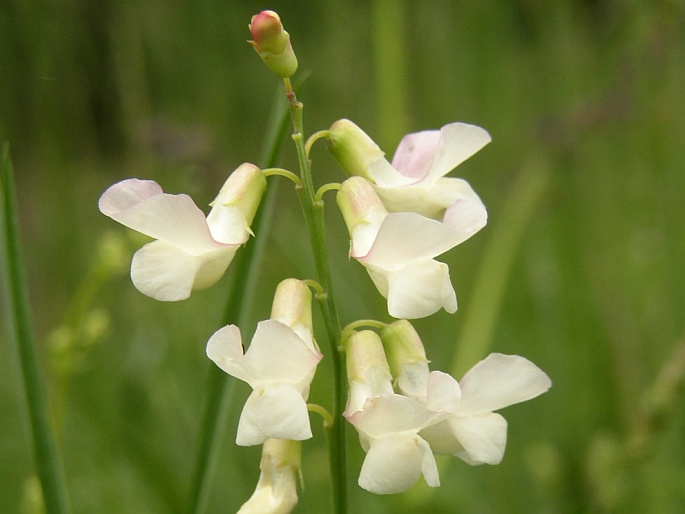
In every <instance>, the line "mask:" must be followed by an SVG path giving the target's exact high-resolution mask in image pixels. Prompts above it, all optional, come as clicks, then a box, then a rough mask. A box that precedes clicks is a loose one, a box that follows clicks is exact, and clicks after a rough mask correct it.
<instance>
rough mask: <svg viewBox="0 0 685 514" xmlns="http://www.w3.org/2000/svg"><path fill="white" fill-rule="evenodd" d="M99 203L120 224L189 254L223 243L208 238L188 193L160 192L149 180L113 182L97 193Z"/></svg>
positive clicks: (213, 248) (200, 215)
mask: <svg viewBox="0 0 685 514" xmlns="http://www.w3.org/2000/svg"><path fill="white" fill-rule="evenodd" d="M99 207H100V211H102V213H103V214H106V215H107V216H109V217H110V218H112V219H113V220H115V221H118V222H119V223H121V224H122V225H125V226H127V227H129V228H132V229H133V230H137V231H138V232H141V233H143V234H145V235H148V236H150V237H153V238H155V239H159V240H161V241H165V242H167V243H170V244H172V245H174V246H177V247H179V248H181V249H183V250H184V251H185V252H187V253H190V254H193V255H198V254H201V253H204V252H207V251H210V250H215V249H217V248H221V247H222V246H223V245H221V244H220V243H217V242H216V241H214V239H212V236H211V234H210V232H209V227H208V226H207V221H206V219H205V215H204V214H203V212H202V211H201V210H200V209H198V208H197V206H196V205H195V203H193V200H192V199H191V198H190V197H189V196H188V195H170V194H166V193H162V190H161V188H159V186H158V185H157V184H156V183H155V182H152V181H150V180H138V179H129V180H124V181H122V182H118V183H117V184H114V185H113V186H111V187H110V188H109V189H107V191H105V192H104V194H103V195H102V196H101V197H100V202H99Z"/></svg>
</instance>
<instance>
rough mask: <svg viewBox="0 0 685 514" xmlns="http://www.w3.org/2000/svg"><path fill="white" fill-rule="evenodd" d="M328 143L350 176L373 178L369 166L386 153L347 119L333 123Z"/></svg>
mask: <svg viewBox="0 0 685 514" xmlns="http://www.w3.org/2000/svg"><path fill="white" fill-rule="evenodd" d="M326 143H327V145H328V149H329V150H330V152H331V153H332V154H333V156H334V157H335V158H336V160H337V161H338V163H339V164H340V166H341V167H342V169H343V171H344V172H345V173H347V174H348V175H350V176H352V175H359V176H362V177H365V178H367V179H371V176H370V175H369V166H370V165H371V164H373V163H374V162H376V161H377V160H378V159H381V158H382V157H383V156H384V155H385V153H384V152H383V151H382V150H381V149H380V148H379V147H378V145H377V144H376V143H375V142H374V141H373V139H371V138H370V137H369V136H368V134H367V133H366V132H364V131H363V130H362V129H360V128H359V127H358V126H357V125H355V124H354V123H353V122H351V121H350V120H347V119H342V120H338V121H336V122H335V123H333V125H331V128H330V129H329V133H328V137H327V139H326Z"/></svg>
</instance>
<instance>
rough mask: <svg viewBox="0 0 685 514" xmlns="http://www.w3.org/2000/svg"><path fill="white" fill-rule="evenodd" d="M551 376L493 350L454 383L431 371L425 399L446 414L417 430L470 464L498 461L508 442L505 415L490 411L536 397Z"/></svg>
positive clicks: (436, 448)
mask: <svg viewBox="0 0 685 514" xmlns="http://www.w3.org/2000/svg"><path fill="white" fill-rule="evenodd" d="M551 385H552V381H551V380H550V378H549V377H548V376H547V374H545V373H544V372H543V371H542V370H541V369H540V368H538V367H537V366H536V365H535V364H533V363H532V362H530V361H529V360H528V359H525V358H523V357H520V356H518V355H503V354H501V353H492V354H490V355H488V356H487V357H486V358H485V359H483V360H482V361H480V362H479V363H477V364H476V365H475V366H473V367H472V368H471V369H470V370H469V371H468V372H467V373H466V374H465V375H464V377H463V378H462V379H461V381H460V382H459V383H457V381H456V380H454V379H453V378H452V377H451V376H449V375H447V374H446V373H442V372H439V371H433V372H431V374H430V376H429V377H428V388H427V392H426V400H425V405H426V407H427V408H428V409H431V410H434V411H440V412H443V413H446V414H447V417H446V419H444V420H443V421H440V422H439V423H437V424H435V425H433V426H430V427H427V428H426V429H424V430H422V431H421V432H420V435H421V436H422V437H423V438H424V439H425V440H426V441H428V443H429V444H430V445H431V448H432V449H433V451H434V452H435V453H439V454H451V455H456V456H457V457H459V458H461V459H462V460H464V461H466V462H467V463H469V464H472V465H476V464H499V463H500V462H501V461H502V457H504V449H505V447H506V444H507V421H506V420H505V419H504V418H503V417H502V416H501V415H500V414H497V413H495V412H493V411H496V410H499V409H502V408H504V407H508V406H509V405H514V404H516V403H520V402H523V401H526V400H530V399H532V398H535V397H536V396H539V395H541V394H542V393H544V392H545V391H547V390H548V389H549V388H550V387H551Z"/></svg>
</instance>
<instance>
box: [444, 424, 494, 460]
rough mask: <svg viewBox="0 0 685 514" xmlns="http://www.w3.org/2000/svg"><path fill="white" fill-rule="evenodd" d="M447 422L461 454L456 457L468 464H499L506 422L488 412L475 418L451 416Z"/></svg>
mask: <svg viewBox="0 0 685 514" xmlns="http://www.w3.org/2000/svg"><path fill="white" fill-rule="evenodd" d="M447 422H448V423H449V425H450V427H451V428H452V432H453V433H454V436H455V437H456V438H457V440H458V441H459V443H460V444H461V446H462V447H463V448H464V451H463V452H458V453H456V455H457V457H460V458H461V459H462V460H465V461H466V462H468V463H469V464H472V465H475V464H499V463H500V462H501V461H502V457H504V449H505V447H506V445H507V420H505V419H504V418H503V417H502V416H500V415H499V414H496V413H493V412H490V413H487V414H479V415H475V416H467V417H461V416H456V415H455V416H452V417H450V418H449V419H448V420H447Z"/></svg>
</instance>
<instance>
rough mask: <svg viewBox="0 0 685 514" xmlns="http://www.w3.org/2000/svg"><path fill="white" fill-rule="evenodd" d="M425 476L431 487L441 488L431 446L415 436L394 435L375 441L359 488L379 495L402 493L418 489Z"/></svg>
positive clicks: (366, 459) (368, 455) (367, 457)
mask: <svg viewBox="0 0 685 514" xmlns="http://www.w3.org/2000/svg"><path fill="white" fill-rule="evenodd" d="M422 472H423V473H424V476H425V477H426V481H427V482H428V485H430V486H431V487H436V486H438V485H440V479H439V477H438V471H437V466H436V464H435V458H434V457H433V454H432V453H431V450H430V447H429V446H428V444H427V443H426V442H425V441H423V440H422V439H421V438H420V437H419V436H417V435H415V434H411V433H399V434H392V435H389V436H386V437H383V438H380V439H375V440H372V441H371V444H370V448H369V450H368V453H367V454H366V458H365V459H364V463H363V464H362V469H361V472H360V473H359V486H360V487H362V488H363V489H366V490H367V491H370V492H372V493H375V494H395V493H400V492H402V491H406V490H407V489H409V488H410V487H411V486H412V485H414V484H415V483H416V481H417V480H418V479H419V476H421V473H422Z"/></svg>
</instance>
